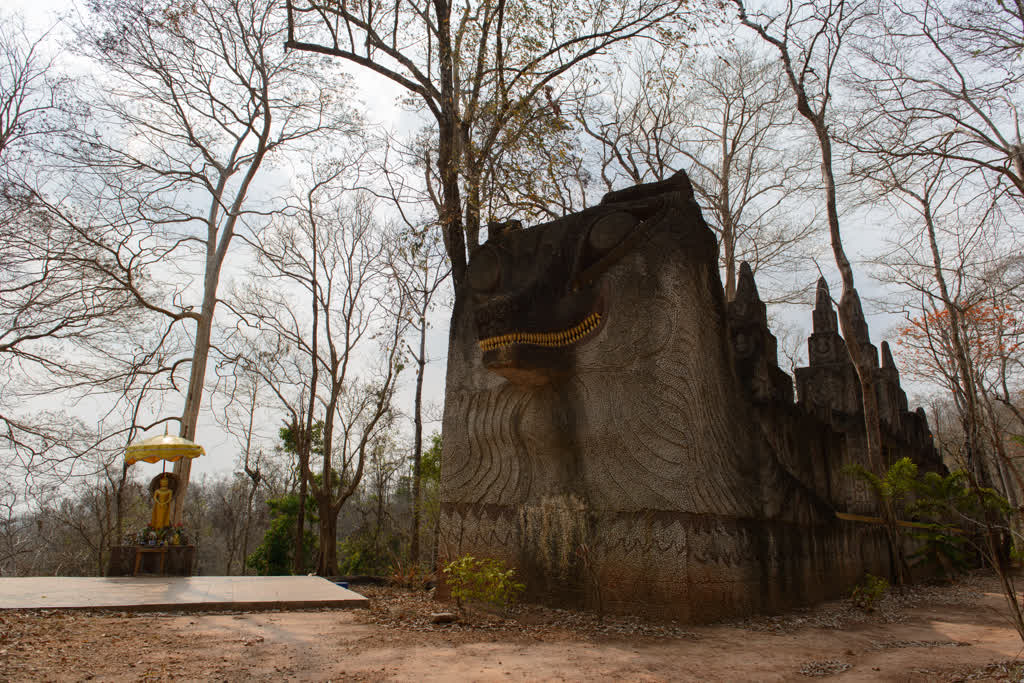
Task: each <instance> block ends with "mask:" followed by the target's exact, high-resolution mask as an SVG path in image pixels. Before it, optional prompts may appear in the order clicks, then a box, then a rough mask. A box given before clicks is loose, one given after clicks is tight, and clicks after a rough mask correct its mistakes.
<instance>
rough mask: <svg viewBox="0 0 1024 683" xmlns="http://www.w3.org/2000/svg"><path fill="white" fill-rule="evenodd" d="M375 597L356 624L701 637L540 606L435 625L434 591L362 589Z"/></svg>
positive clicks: (473, 611)
mask: <svg viewBox="0 0 1024 683" xmlns="http://www.w3.org/2000/svg"><path fill="white" fill-rule="evenodd" d="M358 590H359V592H360V593H361V594H363V595H365V596H366V597H368V598H370V607H369V609H368V610H366V611H365V612H361V613H359V614H358V615H357V617H356V619H357V621H361V622H362V623H369V624H376V625H378V626H383V627H385V628H392V629H402V630H409V631H420V632H443V633H459V632H481V631H484V632H493V633H501V634H504V635H524V636H545V637H551V636H556V637H557V636H563V637H581V638H592V637H596V636H608V637H628V638H649V639H662V638H691V639H695V638H696V637H697V635H696V634H695V633H693V632H692V631H687V630H685V629H684V628H683V627H682V626H680V625H679V624H677V623H676V622H665V623H659V622H651V621H646V620H644V619H642V618H640V617H624V616H604V617H603V618H601V617H599V616H598V615H596V614H594V613H593V612H581V611H576V610H565V609H555V608H550V607H542V606H540V605H513V606H512V607H511V608H510V609H509V610H507V611H506V612H504V613H502V612H496V611H489V610H485V609H479V608H475V607H468V608H466V609H465V610H464V611H463V612H462V613H461V614H460V615H459V618H458V619H457V620H456V621H454V622H451V623H448V624H435V623H432V615H433V614H436V613H437V612H438V610H439V605H438V602H437V601H436V600H434V596H433V591H420V592H415V591H407V590H404V589H398V588H392V587H388V586H365V587H359V588H358Z"/></svg>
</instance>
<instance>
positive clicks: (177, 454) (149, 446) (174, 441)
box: [124, 434, 206, 465]
mask: <svg viewBox="0 0 1024 683" xmlns="http://www.w3.org/2000/svg"><path fill="white" fill-rule="evenodd" d="M200 455H206V451H204V450H203V447H202V446H200V445H199V444H197V443H195V442H193V441H189V440H188V439H185V438H182V437H180V436H168V435H167V434H164V435H163V436H152V437H150V438H148V439H143V440H142V441H139V442H137V443H133V444H132V445H131V446H129V447H128V448H127V450H125V454H124V461H125V463H126V464H128V465H132V464H134V463H137V462H140V461H141V462H150V463H153V462H158V461H160V460H163V461H165V462H177V461H179V460H181V459H182V458H189V459H192V458H198V457H199V456H200Z"/></svg>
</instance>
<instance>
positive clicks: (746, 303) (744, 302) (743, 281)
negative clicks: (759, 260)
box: [729, 261, 768, 329]
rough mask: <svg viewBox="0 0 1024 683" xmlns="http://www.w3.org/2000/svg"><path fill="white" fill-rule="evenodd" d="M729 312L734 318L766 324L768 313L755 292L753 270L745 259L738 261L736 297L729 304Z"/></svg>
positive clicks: (755, 285)
mask: <svg viewBox="0 0 1024 683" xmlns="http://www.w3.org/2000/svg"><path fill="white" fill-rule="evenodd" d="M729 312H730V313H731V314H732V315H733V316H734V317H736V318H742V319H744V320H746V321H749V322H756V323H758V324H760V325H763V326H765V328H766V329H767V326H768V313H767V310H766V308H765V305H764V302H762V301H761V296H760V295H759V294H758V293H757V283H756V282H754V271H753V270H752V269H751V268H750V264H749V263H747V262H746V261H743V262H742V263H740V272H739V277H738V278H737V280H736V297H735V298H734V299H733V300H732V301H731V302H730V304H729Z"/></svg>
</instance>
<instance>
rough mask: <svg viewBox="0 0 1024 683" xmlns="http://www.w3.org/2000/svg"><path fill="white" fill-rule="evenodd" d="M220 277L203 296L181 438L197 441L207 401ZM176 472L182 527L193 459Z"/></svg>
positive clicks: (175, 519) (176, 518)
mask: <svg viewBox="0 0 1024 683" xmlns="http://www.w3.org/2000/svg"><path fill="white" fill-rule="evenodd" d="M217 279H218V278H217V277H216V276H214V277H212V278H210V277H209V274H208V275H207V283H206V288H205V289H206V293H205V295H204V296H203V309H202V311H201V312H200V314H199V321H198V324H197V325H196V341H195V350H194V351H193V353H192V368H191V372H190V374H189V379H188V392H187V393H186V394H185V410H184V411H183V412H182V415H181V429H180V431H179V432H178V435H179V436H181V437H182V438H185V439H188V440H189V441H195V438H196V426H197V423H198V421H199V408H200V406H201V405H202V401H203V388H204V386H205V384H206V363H207V361H208V360H209V357H210V336H211V333H212V329H213V309H214V307H215V306H216V305H217V298H216V291H217ZM174 473H175V474H176V475H178V488H177V491H176V492H175V496H174V502H173V505H172V510H171V524H180V523H181V520H182V516H183V513H184V510H185V496H186V494H187V493H188V482H189V478H190V475H191V473H192V460H191V458H182V459H181V460H179V461H178V462H176V463H174Z"/></svg>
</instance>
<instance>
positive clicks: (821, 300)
mask: <svg viewBox="0 0 1024 683" xmlns="http://www.w3.org/2000/svg"><path fill="white" fill-rule="evenodd" d="M812 319H813V321H814V331H815V332H816V333H817V332H821V333H824V332H838V331H839V320H838V319H837V318H836V312H835V309H834V308H832V296H831V295H830V294H829V291H828V283H827V282H825V278H820V279H819V280H818V291H817V294H816V295H815V298H814V313H813V314H812Z"/></svg>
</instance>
